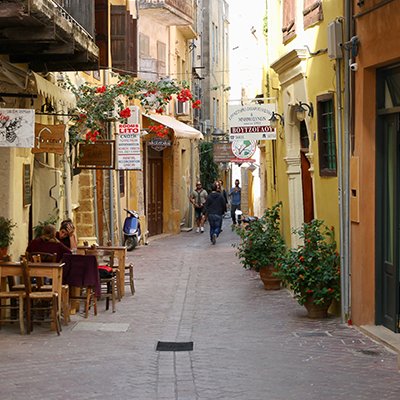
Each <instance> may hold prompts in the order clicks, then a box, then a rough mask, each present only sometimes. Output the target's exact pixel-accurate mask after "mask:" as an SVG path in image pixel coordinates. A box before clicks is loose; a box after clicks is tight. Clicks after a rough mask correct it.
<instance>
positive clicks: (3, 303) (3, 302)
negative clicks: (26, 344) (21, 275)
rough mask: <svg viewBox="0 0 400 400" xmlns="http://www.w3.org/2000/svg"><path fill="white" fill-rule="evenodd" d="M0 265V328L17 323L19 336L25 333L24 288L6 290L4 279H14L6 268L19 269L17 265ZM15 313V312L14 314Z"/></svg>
mask: <svg viewBox="0 0 400 400" xmlns="http://www.w3.org/2000/svg"><path fill="white" fill-rule="evenodd" d="M2 264H3V263H0V283H1V286H0V327H1V324H2V323H3V322H8V323H15V322H17V321H19V328H20V331H21V334H22V335H23V334H24V333H25V326H24V303H25V297H26V294H25V286H24V290H20V291H17V290H14V291H11V290H7V288H6V279H7V280H9V278H12V279H14V276H15V275H14V273H8V272H6V270H7V267H9V266H12V264H13V265H14V266H15V268H18V269H21V266H20V264H19V263H4V265H2ZM15 311H17V312H15Z"/></svg>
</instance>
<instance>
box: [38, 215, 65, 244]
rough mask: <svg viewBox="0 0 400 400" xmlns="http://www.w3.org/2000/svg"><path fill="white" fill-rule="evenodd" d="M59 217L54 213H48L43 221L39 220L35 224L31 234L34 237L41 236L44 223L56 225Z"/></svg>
mask: <svg viewBox="0 0 400 400" xmlns="http://www.w3.org/2000/svg"><path fill="white" fill-rule="evenodd" d="M58 220H59V218H58V217H57V216H56V215H49V217H48V218H47V219H46V220H44V221H39V222H38V224H37V225H35V226H34V227H33V235H34V237H35V239H36V238H38V237H40V236H42V232H43V227H44V226H46V225H56V224H57V222H58Z"/></svg>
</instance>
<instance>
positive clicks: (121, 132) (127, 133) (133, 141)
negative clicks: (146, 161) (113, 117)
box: [117, 124, 142, 170]
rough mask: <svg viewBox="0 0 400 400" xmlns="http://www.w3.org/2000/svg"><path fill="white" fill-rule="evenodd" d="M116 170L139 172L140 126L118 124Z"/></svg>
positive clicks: (140, 167) (140, 165) (140, 163)
mask: <svg viewBox="0 0 400 400" xmlns="http://www.w3.org/2000/svg"><path fill="white" fill-rule="evenodd" d="M117 129H118V130H117V169H122V170H141V169H142V162H141V156H140V125H139V124H118V127H117Z"/></svg>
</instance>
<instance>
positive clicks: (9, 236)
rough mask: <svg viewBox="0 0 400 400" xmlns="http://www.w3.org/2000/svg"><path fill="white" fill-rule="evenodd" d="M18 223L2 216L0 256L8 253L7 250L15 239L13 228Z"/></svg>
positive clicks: (0, 221)
mask: <svg viewBox="0 0 400 400" xmlns="http://www.w3.org/2000/svg"><path fill="white" fill-rule="evenodd" d="M16 226H17V225H16V224H14V223H13V222H12V220H11V219H8V218H4V217H0V258H3V257H5V256H6V255H7V250H8V247H9V246H10V244H11V243H12V241H13V239H14V233H13V229H14V228H15V227H16Z"/></svg>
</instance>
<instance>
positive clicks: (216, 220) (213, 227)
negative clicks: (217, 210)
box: [208, 214, 222, 239]
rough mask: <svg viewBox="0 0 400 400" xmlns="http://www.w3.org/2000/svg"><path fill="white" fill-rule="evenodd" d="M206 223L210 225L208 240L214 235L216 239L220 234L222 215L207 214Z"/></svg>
mask: <svg viewBox="0 0 400 400" xmlns="http://www.w3.org/2000/svg"><path fill="white" fill-rule="evenodd" d="M208 223H209V224H210V239H212V237H213V235H214V234H215V235H217V237H218V236H219V234H220V233H221V225H222V215H218V214H208Z"/></svg>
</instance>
